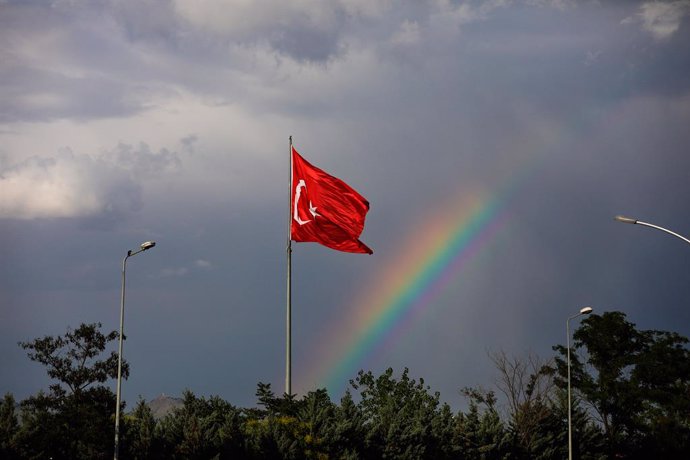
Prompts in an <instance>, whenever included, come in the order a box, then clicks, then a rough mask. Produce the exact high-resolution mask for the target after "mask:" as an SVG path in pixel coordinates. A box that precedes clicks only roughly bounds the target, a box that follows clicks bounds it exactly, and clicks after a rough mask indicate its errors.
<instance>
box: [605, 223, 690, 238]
mask: <svg viewBox="0 0 690 460" xmlns="http://www.w3.org/2000/svg"><path fill="white" fill-rule="evenodd" d="M614 219H615V220H617V221H618V222H623V223H624V224H637V225H643V226H645V227H651V228H656V229H657V230H661V231H662V232H666V233H668V234H669V235H673V236H675V237H676V238H680V239H681V240H683V241H685V242H686V243H688V244H690V240H689V239H687V238H685V237H684V236H681V235H679V234H677V233H676V232H672V231H671V230H669V229H667V228H664V227H659V226H658V225H654V224H649V223H647V222H642V221H641V220H637V219H631V218H630V217H625V216H616V217H614Z"/></svg>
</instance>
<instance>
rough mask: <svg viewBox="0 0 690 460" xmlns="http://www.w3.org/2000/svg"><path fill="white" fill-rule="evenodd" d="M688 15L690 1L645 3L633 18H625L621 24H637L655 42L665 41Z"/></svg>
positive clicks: (689, 12)
mask: <svg viewBox="0 0 690 460" xmlns="http://www.w3.org/2000/svg"><path fill="white" fill-rule="evenodd" d="M688 15H690V0H677V1H673V2H646V3H643V4H642V5H641V6H640V9H639V12H638V13H637V15H636V16H635V17H633V16H630V17H627V18H625V19H623V21H621V23H622V24H630V23H634V22H639V23H641V24H642V28H643V29H644V30H646V31H647V32H649V33H650V34H652V36H653V37H654V38H655V39H656V40H666V39H668V38H670V37H671V36H672V35H673V34H674V33H675V32H676V31H677V30H678V28H679V27H680V23H681V21H682V20H683V18H684V17H685V16H688Z"/></svg>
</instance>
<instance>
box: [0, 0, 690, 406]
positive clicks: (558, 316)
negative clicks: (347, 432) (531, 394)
mask: <svg viewBox="0 0 690 460" xmlns="http://www.w3.org/2000/svg"><path fill="white" fill-rule="evenodd" d="M688 44H690V1H689V0H677V1H653V2H634V1H585V0H582V1H570V0H513V1H511V0H487V1H459V0H458V1H454V0H429V1H417V0H398V1H396V0H333V1H328V2H324V1H321V0H292V1H289V2H286V1H281V0H257V1H247V0H225V1H223V0H194V1H193V0H187V1H186V0H169V1H164V0H160V1H153V0H147V1H115V0H93V1H86V0H84V1H81V0H54V1H38V0H36V1H29V0H22V1H20V0H17V1H13V0H0V257H1V258H2V264H0V393H3V394H4V393H5V392H12V393H13V394H14V395H15V397H16V398H18V399H23V398H25V397H27V396H29V395H31V394H35V393H36V392H37V391H39V390H40V389H47V387H48V385H49V382H50V381H49V379H48V377H47V376H46V375H45V372H44V369H43V368H41V366H40V365H38V364H35V363H32V362H30V361H29V359H28V358H27V357H26V354H25V352H24V351H23V350H21V349H20V348H19V347H18V346H17V342H18V341H25V340H30V339H32V338H35V337H39V336H43V335H57V334H63V333H64V332H65V331H66V330H67V329H68V328H70V327H72V328H74V327H76V326H78V325H79V324H80V323H82V322H101V323H102V324H103V328H104V330H106V331H110V330H115V329H117V328H118V325H119V308H120V282H121V272H120V270H121V264H122V258H123V257H124V256H125V255H126V253H127V250H128V249H136V248H137V247H138V245H139V244H140V243H141V242H143V241H147V240H155V241H156V242H157V246H156V247H155V248H154V249H152V250H151V251H148V252H146V253H143V254H139V255H137V256H136V257H135V258H131V259H129V261H128V265H127V305H126V311H125V333H126V335H127V340H126V342H125V348H124V356H125V358H126V359H127V360H128V361H129V362H130V364H131V376H130V378H129V380H128V381H126V382H125V383H124V384H123V395H124V399H125V400H126V401H127V402H128V405H129V407H132V406H133V405H134V403H135V401H136V398H137V397H138V396H142V397H143V398H145V399H147V400H148V399H152V398H154V397H156V396H157V395H159V394H161V393H165V394H169V395H180V394H181V393H182V391H183V390H184V389H185V388H189V389H191V390H193V391H194V392H196V393H197V394H199V395H212V394H217V395H220V396H221V397H223V398H225V399H227V400H229V401H230V402H232V403H234V404H237V405H241V406H248V405H253V404H254V402H255V397H254V392H255V389H256V383H257V382H259V381H263V382H267V383H271V384H272V385H273V388H274V389H276V390H277V391H278V392H282V391H283V390H284V367H285V363H284V360H285V285H286V281H285V279H286V255H285V254H286V253H285V248H286V231H287V219H288V209H287V207H288V193H289V192H288V161H289V157H288V153H289V150H288V137H289V136H290V135H292V136H293V138H294V142H295V147H296V148H297V149H298V150H299V152H300V153H301V154H302V155H303V156H304V157H305V158H306V159H307V160H308V161H310V162H311V163H312V164H314V165H316V166H318V167H320V168H322V169H325V170H326V171H328V172H329V173H331V174H333V175H335V176H337V177H340V178H341V179H343V180H345V181H346V182H347V183H348V184H349V185H351V186H352V187H354V188H355V189H357V190H358V191H359V192H360V193H361V194H362V195H363V196H365V197H366V198H367V199H368V200H369V202H370V203H371V210H370V212H369V214H368V216H367V224H366V227H365V230H364V232H363V234H362V236H361V239H362V241H363V242H364V243H366V244H367V245H368V246H369V247H371V248H372V249H373V250H374V254H373V255H371V256H369V255H361V254H347V253H340V252H336V251H333V250H330V249H327V248H325V247H322V246H319V245H317V244H313V243H300V244H293V267H292V271H293V390H295V391H296V392H298V393H299V394H302V393H303V392H305V391H308V390H310V389H314V388H317V387H321V386H324V385H328V389H329V392H330V395H331V397H332V398H333V399H334V400H339V398H340V397H341V396H342V394H343V391H344V388H345V386H346V384H347V380H348V379H350V378H353V377H354V376H355V375H356V372H357V370H359V369H365V370H372V371H374V372H375V373H379V372H381V371H382V370H384V369H385V368H387V367H389V366H392V367H393V368H394V369H396V371H397V372H400V371H401V370H402V369H403V368H404V367H409V368H410V374H411V375H412V376H413V377H415V378H418V377H423V378H424V379H425V380H426V382H427V383H428V384H430V385H431V387H432V389H433V390H438V391H440V392H441V395H442V399H443V400H444V401H447V402H449V403H451V404H452V405H453V406H455V407H457V405H459V404H462V402H461V401H462V397H461V396H460V395H459V393H458V390H459V389H460V388H462V387H465V386H476V385H483V386H485V387H490V386H491V384H492V382H493V379H494V377H495V372H494V369H493V368H492V365H491V363H490V361H489V360H488V358H487V356H486V353H487V351H497V350H505V351H506V352H508V353H510V354H515V355H518V356H523V355H525V354H526V353H529V352H532V353H536V354H538V355H540V356H542V357H543V358H548V357H550V356H552V351H551V346H552V345H555V344H563V343H565V321H566V318H567V317H568V316H570V315H572V314H574V313H576V312H577V311H578V310H579V309H580V308H581V307H582V306H585V305H591V306H592V307H593V308H594V309H595V311H596V312H600V313H601V312H604V311H611V310H620V311H624V312H625V313H626V314H627V315H628V319H629V320H630V321H632V322H634V323H635V324H636V325H637V326H638V327H639V328H641V329H661V330H672V331H676V332H679V333H681V334H683V335H686V336H687V335H690V303H689V300H688V299H690V247H688V245H687V244H685V243H683V242H682V241H681V240H679V239H676V238H673V237H671V236H669V235H666V234H663V233H662V232H658V231H655V230H653V229H649V228H644V227H640V226H632V225H624V224H621V223H617V222H615V221H614V220H613V216H614V215H616V214H626V215H630V216H632V217H636V218H638V219H640V220H643V221H647V222H652V223H655V224H657V225H661V226H664V227H667V228H670V229H672V230H675V231H677V232H678V233H680V234H685V235H688V234H690V214H689V213H688V205H687V199H688V196H689V195H690V194H689V192H690V47H689V45H688ZM439 228H440V229H441V230H438V229H439ZM444 229H445V230H444ZM444 231H445V233H444ZM463 232H464V233H463ZM459 235H465V236H464V238H465V239H464V240H457V237H458V236H459ZM454 238H456V239H455V240H454ZM434 264H436V265H434ZM434 267H435V268H434ZM432 268H434V269H432ZM417 287H418V288H419V295H416V294H414V292H412V291H413V290H414V289H417ZM413 288H414V289H413ZM415 292H416V291H415ZM398 294H399V295H401V296H402V295H407V296H408V297H410V299H411V300H409V301H407V300H404V299H403V300H398V301H393V300H390V299H392V298H395V296H396V295H398ZM413 294H414V295H413ZM415 295H416V297H415ZM406 298H407V297H406ZM396 302H397V304H396ZM396 309H397V312H396V311H395V310H396ZM367 312H369V313H371V315H372V316H371V317H370V318H368V319H367ZM376 312H381V314H382V315H384V314H385V313H386V312H388V313H390V314H389V318H388V319H387V320H386V321H383V320H381V321H378V322H377V320H376V318H377V317H376V315H374V313H376ZM356 318H359V319H358V320H356ZM573 326H575V325H573ZM113 389H114V384H113Z"/></svg>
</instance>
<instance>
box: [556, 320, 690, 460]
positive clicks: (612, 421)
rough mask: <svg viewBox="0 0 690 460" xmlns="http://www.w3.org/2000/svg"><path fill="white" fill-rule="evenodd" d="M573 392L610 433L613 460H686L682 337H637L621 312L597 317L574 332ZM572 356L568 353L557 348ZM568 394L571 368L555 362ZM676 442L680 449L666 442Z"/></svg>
mask: <svg viewBox="0 0 690 460" xmlns="http://www.w3.org/2000/svg"><path fill="white" fill-rule="evenodd" d="M573 337H574V339H575V340H574V345H575V349H576V350H582V351H584V350H586V358H585V359H586V364H587V366H585V365H584V363H583V362H582V361H581V360H580V357H579V355H577V354H575V353H571V385H572V387H573V388H575V389H576V390H577V391H578V392H579V394H581V396H582V398H583V401H584V402H586V403H588V404H589V406H590V407H591V409H592V411H593V414H594V416H595V418H596V419H597V420H598V422H599V423H600V424H601V426H602V427H603V429H604V434H605V437H606V443H607V447H608V453H609V455H610V456H624V457H629V458H651V457H659V456H660V455H661V456H663V457H664V458H683V456H684V455H685V453H686V452H687V451H688V449H690V351H689V350H688V347H687V344H688V339H687V338H685V337H682V336H680V335H678V334H676V333H670V332H664V331H654V330H647V331H645V330H643V331H640V330H638V329H637V328H636V327H635V325H634V324H633V323H631V322H629V321H627V320H626V317H625V314H624V313H621V312H607V313H604V314H603V315H601V316H599V315H591V316H589V317H588V318H587V319H585V320H583V321H582V323H581V325H580V327H579V328H578V329H577V330H576V331H575V333H574V335H573ZM554 349H555V350H557V351H558V352H559V353H560V354H561V356H565V354H566V351H567V350H566V349H565V347H563V346H556V347H554ZM556 370H557V372H558V376H557V379H556V382H557V383H558V384H559V385H560V386H561V387H564V386H565V383H566V382H565V376H566V375H567V368H566V363H565V361H564V360H563V358H562V357H560V358H557V359H556ZM665 439H672V440H673V442H671V443H667V442H664V440H665Z"/></svg>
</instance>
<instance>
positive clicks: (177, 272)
mask: <svg viewBox="0 0 690 460" xmlns="http://www.w3.org/2000/svg"><path fill="white" fill-rule="evenodd" d="M188 273H189V269H187V268H185V267H176V268H172V267H169V268H163V269H162V270H161V271H160V272H159V273H158V277H159V278H172V277H175V278H179V277H180V276H185V275H186V274H188Z"/></svg>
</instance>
